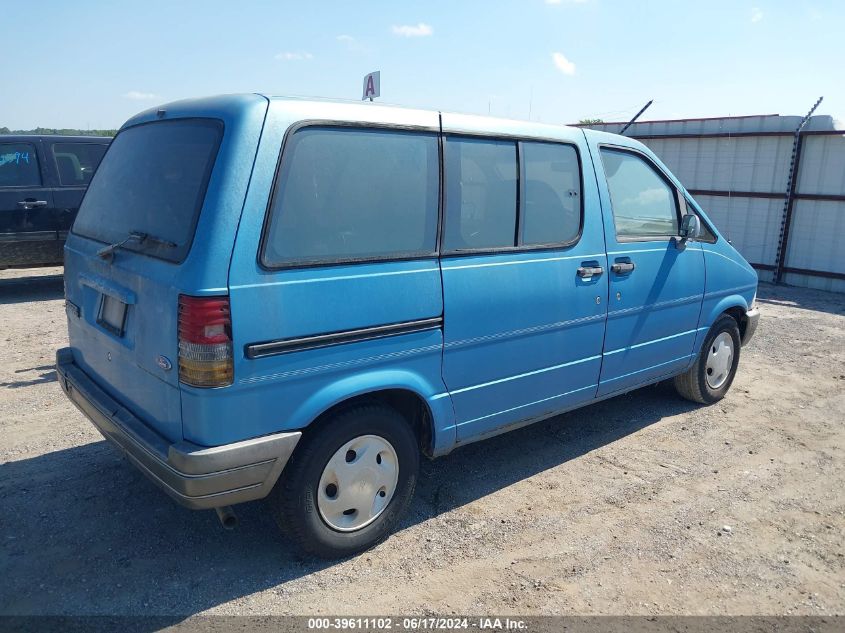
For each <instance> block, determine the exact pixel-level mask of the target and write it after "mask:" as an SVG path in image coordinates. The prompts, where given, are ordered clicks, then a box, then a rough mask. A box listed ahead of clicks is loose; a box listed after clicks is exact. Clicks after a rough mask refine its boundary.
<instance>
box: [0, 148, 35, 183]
mask: <svg viewBox="0 0 845 633" xmlns="http://www.w3.org/2000/svg"><path fill="white" fill-rule="evenodd" d="M40 186H41V172H40V171H39V169H38V158H37V157H36V155H35V146H34V145H30V144H29V143H0V187H40Z"/></svg>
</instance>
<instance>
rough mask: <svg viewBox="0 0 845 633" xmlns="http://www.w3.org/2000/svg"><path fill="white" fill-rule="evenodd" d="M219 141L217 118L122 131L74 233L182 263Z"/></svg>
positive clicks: (96, 178)
mask: <svg viewBox="0 0 845 633" xmlns="http://www.w3.org/2000/svg"><path fill="white" fill-rule="evenodd" d="M222 136H223V124H222V122H220V121H218V120H215V119H176V120H172V121H155V122H153V123H145V124H142V125H137V126H134V127H130V128H127V129H125V130H123V131H121V132H120V133H119V134H118V135H117V136H116V137H115V139H114V141H112V143H111V145H110V146H109V149H108V152H106V156H105V158H104V159H103V162H102V164H101V165H100V167H99V169H98V170H97V173H96V175H95V176H94V179H93V180H92V181H91V186H90V187H88V191H87V193H86V194H85V198H84V200H83V201H82V205H81V207H80V209H79V215H78V216H77V218H76V222H75V223H74V225H73V232H74V233H76V234H77V235H81V236H83V237H88V238H91V239H94V240H97V241H98V242H103V243H105V244H117V243H120V242H125V243H124V244H123V245H122V248H124V249H127V250H132V251H136V252H139V253H143V254H144V255H149V256H151V257H157V258H159V259H164V260H167V261H171V262H181V261H182V260H184V259H185V256H186V255H187V254H188V251H189V250H190V248H191V242H192V241H193V238H194V231H195V230H196V225H197V218H198V217H199V212H200V209H201V207H202V204H203V199H204V198H205V191H206V188H207V187H208V180H209V177H210V175H211V170H212V168H213V167H214V161H215V159H216V158H217V150H218V149H219V147H220V140H221V138H222ZM133 235H134V237H133ZM139 236H146V239H142V238H139Z"/></svg>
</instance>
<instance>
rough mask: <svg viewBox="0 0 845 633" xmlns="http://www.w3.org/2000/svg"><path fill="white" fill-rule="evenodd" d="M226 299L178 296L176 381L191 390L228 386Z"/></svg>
mask: <svg viewBox="0 0 845 633" xmlns="http://www.w3.org/2000/svg"><path fill="white" fill-rule="evenodd" d="M233 376H234V368H233V363H232V312H231V309H230V308H229V297H189V296H187V295H179V380H180V382H184V383H185V384H188V385H193V386H194V387H223V386H225V385H231V384H232V378H233Z"/></svg>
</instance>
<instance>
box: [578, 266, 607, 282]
mask: <svg viewBox="0 0 845 633" xmlns="http://www.w3.org/2000/svg"><path fill="white" fill-rule="evenodd" d="M577 272H578V276H579V277H581V278H582V279H583V278H586V277H592V276H594V275H595V276H596V277H598V276H599V275H601V274H602V273H603V272H604V268H602V267H601V266H579V267H578V271H577Z"/></svg>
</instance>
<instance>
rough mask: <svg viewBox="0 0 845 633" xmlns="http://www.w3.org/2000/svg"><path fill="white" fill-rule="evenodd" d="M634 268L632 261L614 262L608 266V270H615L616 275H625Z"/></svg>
mask: <svg viewBox="0 0 845 633" xmlns="http://www.w3.org/2000/svg"><path fill="white" fill-rule="evenodd" d="M634 268H635V266H634V262H616V263H615V264H612V265H611V266H610V270H612V271H613V272H615V273H616V274H617V275H626V274H628V273H630V272H631V271H633V270H634Z"/></svg>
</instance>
